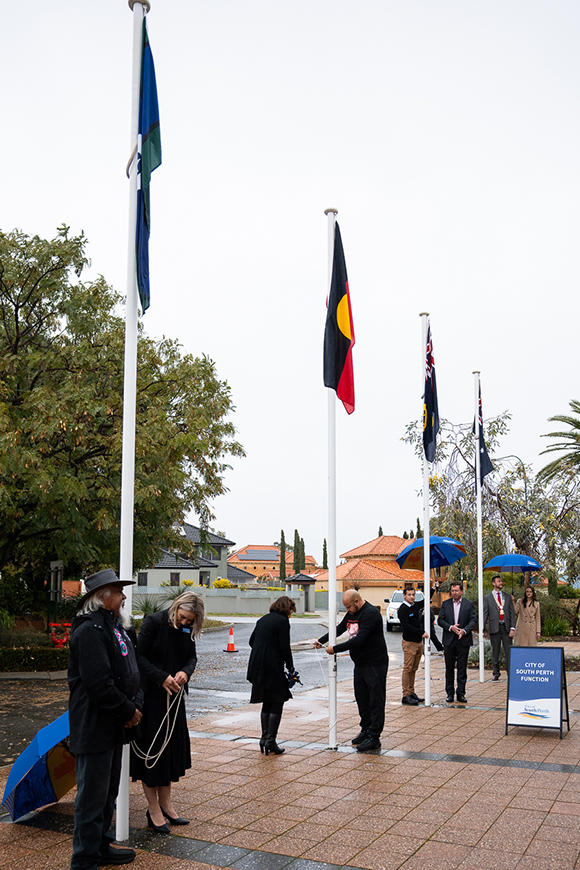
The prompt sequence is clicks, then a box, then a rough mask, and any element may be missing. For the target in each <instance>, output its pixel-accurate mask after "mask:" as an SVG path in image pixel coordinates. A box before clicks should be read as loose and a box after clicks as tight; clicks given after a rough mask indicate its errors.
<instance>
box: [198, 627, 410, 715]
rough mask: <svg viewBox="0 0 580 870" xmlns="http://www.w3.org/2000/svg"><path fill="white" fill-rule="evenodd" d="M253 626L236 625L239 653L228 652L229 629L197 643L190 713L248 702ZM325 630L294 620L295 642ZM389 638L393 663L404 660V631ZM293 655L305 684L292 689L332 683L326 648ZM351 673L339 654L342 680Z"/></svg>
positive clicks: (292, 634) (292, 633)
mask: <svg viewBox="0 0 580 870" xmlns="http://www.w3.org/2000/svg"><path fill="white" fill-rule="evenodd" d="M253 627H254V624H253V623H243V624H234V641H235V646H236V650H238V651H237V652H236V653H228V652H225V651H224V650H225V648H226V646H227V640H228V633H227V631H218V632H211V633H209V634H206V635H203V636H202V638H201V639H200V641H199V642H198V646H197V653H198V663H197V668H196V670H195V673H194V674H193V677H192V679H191V682H190V684H189V697H188V699H187V701H186V704H187V711H188V713H189V715H193V714H194V712H197V713H209V712H213V711H218V710H220V709H231V708H232V707H238V706H240V705H242V704H247V703H248V701H249V697H250V684H249V683H248V682H247V681H246V669H247V666H248V658H249V656H250V647H249V646H248V640H249V638H250V635H251V633H252V630H253ZM325 631H326V627H325V626H324V625H323V624H322V623H320V622H317V621H315V620H314V619H308V620H306V619H296V618H295V617H294V618H292V620H291V622H290V640H291V641H292V642H294V641H298V640H308V639H310V638H315V637H320V636H321V635H322V634H324V633H325ZM385 638H386V641H387V648H388V650H389V658H390V660H391V663H392V664H395V663H397V664H398V663H402V651H401V634H400V632H398V631H393V632H386V633H385ZM293 657H294V666H295V668H296V670H297V671H298V673H299V674H300V678H301V680H302V683H303V685H302V686H295V687H294V688H293V689H292V693H293V694H297V693H299V692H304V691H307V690H308V689H313V688H319V687H321V686H327V685H328V656H327V655H326V653H325V652H324V650H314V649H313V650H304V651H294V652H293ZM351 675H352V661H351V659H350V656H349V655H348V653H343V654H342V655H339V656H338V679H339V680H348V679H350V677H351Z"/></svg>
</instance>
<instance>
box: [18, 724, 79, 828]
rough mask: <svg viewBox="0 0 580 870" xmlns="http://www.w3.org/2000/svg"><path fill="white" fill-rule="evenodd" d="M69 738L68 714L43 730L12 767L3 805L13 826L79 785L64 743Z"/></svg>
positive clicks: (73, 762) (69, 754)
mask: <svg viewBox="0 0 580 870" xmlns="http://www.w3.org/2000/svg"><path fill="white" fill-rule="evenodd" d="M68 735H69V724H68V712H66V713H63V714H62V716H59V718H58V719H55V721H54V722H51V723H50V725H47V726H46V727H45V728H41V729H40V731H39V732H38V734H37V735H36V737H34V739H33V740H32V742H31V743H29V745H28V746H27V747H26V749H25V750H24V752H23V753H22V754H21V755H19V756H18V758H17V759H16V761H15V762H14V764H13V765H12V770H11V771H10V774H9V776H8V780H7V782H6V788H5V789H4V797H3V798H2V803H3V804H4V805H5V807H6V809H7V810H8V812H9V813H10V815H11V817H12V821H13V822H15V821H16V820H17V819H19V818H20V817H21V816H25V815H26V813H30V812H32V810H36V809H38V807H45V806H46V805H47V804H53V803H55V802H56V801H58V800H60V799H61V797H62V796H63V795H65V794H66V793H67V791H70V789H71V788H73V786H74V785H76V775H75V760H74V756H73V755H72V754H71V752H70V750H69V748H68V746H67V744H66V743H65V742H64V741H65V738H67V737H68Z"/></svg>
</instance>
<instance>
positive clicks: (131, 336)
mask: <svg viewBox="0 0 580 870" xmlns="http://www.w3.org/2000/svg"><path fill="white" fill-rule="evenodd" d="M129 6H130V7H131V9H132V10H133V68H132V79H131V139H130V143H129V146H130V150H131V151H133V148H134V147H135V144H136V142H137V133H138V128H139V90H140V85H141V53H142V39H143V18H144V16H145V14H146V13H147V12H148V11H149V9H150V5H149V2H148V0H129ZM136 219H137V159H136V158H135V159H134V160H133V161H132V163H131V167H130V174H129V243H128V251H127V307H126V313H125V371H124V383H123V446H122V470H121V529H120V535H121V541H120V554H119V579H120V580H123V581H128V580H132V579H133V514H134V509H135V428H136V424H135V420H136V403H137V327H138V291H137V262H136V257H135V231H136V230H135V228H136ZM132 589H133V587H132V586H126V587H125V595H126V596H127V600H126V602H125V609H126V610H127V612H128V613H131V612H132V609H133V592H132ZM128 837H129V746H128V745H126V746H124V747H123V767H122V769H121V781H120V783H119V794H118V796H117V812H116V825H115V838H116V839H117V840H118V841H122V840H126V839H127V838H128Z"/></svg>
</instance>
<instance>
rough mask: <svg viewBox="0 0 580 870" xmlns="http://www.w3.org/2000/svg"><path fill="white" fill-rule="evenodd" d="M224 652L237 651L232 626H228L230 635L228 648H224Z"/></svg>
mask: <svg viewBox="0 0 580 870" xmlns="http://www.w3.org/2000/svg"><path fill="white" fill-rule="evenodd" d="M224 652H237V649H236V645H235V643H234V627H233V625H232V626H230V637H229V640H228V648H227V649H225V650H224Z"/></svg>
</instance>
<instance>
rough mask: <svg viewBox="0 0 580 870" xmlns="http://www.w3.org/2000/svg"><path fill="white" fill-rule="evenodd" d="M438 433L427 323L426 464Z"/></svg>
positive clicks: (437, 416) (424, 442) (429, 334)
mask: <svg viewBox="0 0 580 870" xmlns="http://www.w3.org/2000/svg"><path fill="white" fill-rule="evenodd" d="M438 432H439V403H438V401H437V381H436V380H435V359H434V358H433V339H432V338H431V324H430V323H428V325H427V347H426V348H425V395H424V399H423V449H424V450H425V458H426V459H427V462H434V461H435V448H436V446H437V433H438Z"/></svg>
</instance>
